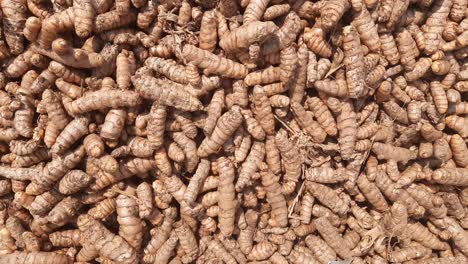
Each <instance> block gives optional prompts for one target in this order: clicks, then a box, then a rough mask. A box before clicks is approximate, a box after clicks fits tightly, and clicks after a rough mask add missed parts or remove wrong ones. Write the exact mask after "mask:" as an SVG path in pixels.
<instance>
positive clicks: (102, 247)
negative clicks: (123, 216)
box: [77, 215, 138, 263]
mask: <svg viewBox="0 0 468 264" xmlns="http://www.w3.org/2000/svg"><path fill="white" fill-rule="evenodd" d="M77 223H78V227H79V229H80V230H81V232H83V235H82V237H83V239H82V241H81V244H82V245H89V246H91V245H92V246H93V247H94V248H95V249H96V250H97V251H99V254H101V255H102V256H104V257H106V258H109V259H111V260H114V261H119V262H121V263H137V262H138V261H137V257H136V253H135V250H134V249H133V248H132V247H131V246H130V245H129V244H128V243H127V242H126V241H125V240H124V239H123V238H122V237H120V236H117V235H114V234H113V233H111V232H110V231H109V230H108V229H107V228H106V227H105V226H103V225H102V224H101V223H100V222H98V221H96V220H94V219H93V218H91V217H90V216H89V215H81V216H79V217H78V222H77ZM83 250H84V248H83V249H82V251H83Z"/></svg>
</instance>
